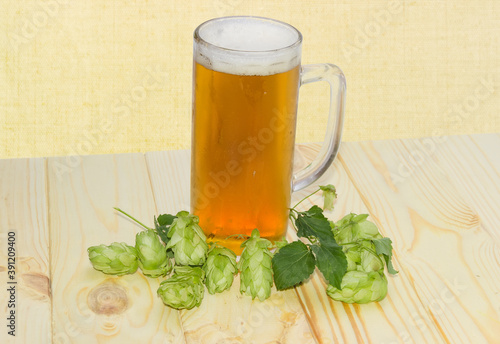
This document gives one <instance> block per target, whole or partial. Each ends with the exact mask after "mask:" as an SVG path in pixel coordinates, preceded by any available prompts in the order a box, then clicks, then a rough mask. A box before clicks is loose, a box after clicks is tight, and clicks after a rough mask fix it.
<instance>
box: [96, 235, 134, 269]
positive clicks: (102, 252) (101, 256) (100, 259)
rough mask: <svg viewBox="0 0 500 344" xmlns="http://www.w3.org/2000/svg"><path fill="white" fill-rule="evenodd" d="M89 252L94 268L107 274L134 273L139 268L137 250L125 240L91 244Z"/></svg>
mask: <svg viewBox="0 0 500 344" xmlns="http://www.w3.org/2000/svg"><path fill="white" fill-rule="evenodd" d="M87 252H88V255H89V259H90V262H91V263H92V266H93V267H94V269H96V270H99V271H102V272H104V273H105V274H108V275H118V276H121V275H126V274H133V273H134V272H135V271H136V270H137V266H138V260H137V251H136V249H135V248H134V247H132V246H129V245H127V244H125V243H123V242H121V243H120V242H114V243H112V244H111V245H109V246H106V245H99V246H90V247H89V248H88V249H87Z"/></svg>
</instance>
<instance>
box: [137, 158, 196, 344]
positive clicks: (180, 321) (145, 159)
mask: <svg viewBox="0 0 500 344" xmlns="http://www.w3.org/2000/svg"><path fill="white" fill-rule="evenodd" d="M142 157H143V158H144V162H145V165H146V171H147V173H148V180H149V186H150V190H151V193H152V194H153V202H154V204H155V212H156V213H157V214H158V205H157V203H156V196H155V192H154V190H153V181H152V180H151V172H150V169H149V162H148V159H147V158H146V154H142ZM165 307H167V306H165ZM175 312H176V314H177V319H178V320H179V326H180V328H181V331H182V336H183V337H184V343H187V342H188V341H187V339H186V332H185V331H184V324H183V323H182V317H181V314H180V312H179V311H178V310H175Z"/></svg>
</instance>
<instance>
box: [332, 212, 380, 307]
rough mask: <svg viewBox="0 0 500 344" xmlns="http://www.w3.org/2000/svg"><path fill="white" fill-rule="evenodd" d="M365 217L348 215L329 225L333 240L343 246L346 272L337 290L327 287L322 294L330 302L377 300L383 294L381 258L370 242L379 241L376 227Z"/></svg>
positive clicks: (363, 215)
mask: <svg viewBox="0 0 500 344" xmlns="http://www.w3.org/2000/svg"><path fill="white" fill-rule="evenodd" d="M367 217H368V215H366V214H361V215H356V214H349V215H346V216H344V217H343V218H342V219H341V220H340V221H338V222H336V223H335V224H332V228H333V234H334V236H335V240H336V241H337V243H339V244H341V245H342V244H343V245H344V246H343V248H342V249H343V251H344V253H345V255H346V258H347V272H346V274H345V275H344V277H343V278H342V282H341V285H340V286H341V289H340V290H339V289H337V288H335V287H334V286H332V285H329V286H328V288H327V290H326V292H327V294H328V296H329V297H331V298H332V299H334V300H337V301H342V302H346V303H368V302H373V301H380V300H382V299H383V298H384V297H385V296H386V295H387V279H386V277H385V275H384V260H383V259H384V258H383V255H382V254H379V255H377V250H376V248H375V245H374V244H373V241H372V240H377V239H380V238H382V235H380V233H379V232H378V229H377V226H376V225H375V224H374V223H372V222H370V221H367V220H366V218H367Z"/></svg>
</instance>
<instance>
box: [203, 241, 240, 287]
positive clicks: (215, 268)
mask: <svg viewBox="0 0 500 344" xmlns="http://www.w3.org/2000/svg"><path fill="white" fill-rule="evenodd" d="M203 270H204V271H205V273H206V279H205V285H206V286H207V289H208V292H209V293H210V294H215V293H221V292H223V291H224V290H226V289H229V288H231V285H232V284H233V280H234V275H235V273H236V272H238V270H237V268H236V254H234V252H233V251H231V250H230V249H228V248H225V247H221V246H218V245H215V246H213V247H212V248H211V249H210V251H209V252H208V256H207V260H206V262H205V265H203Z"/></svg>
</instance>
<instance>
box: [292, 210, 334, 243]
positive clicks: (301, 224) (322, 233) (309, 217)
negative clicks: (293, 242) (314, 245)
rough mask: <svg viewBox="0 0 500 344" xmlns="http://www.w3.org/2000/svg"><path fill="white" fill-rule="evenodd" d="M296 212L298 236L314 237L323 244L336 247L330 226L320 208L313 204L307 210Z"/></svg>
mask: <svg viewBox="0 0 500 344" xmlns="http://www.w3.org/2000/svg"><path fill="white" fill-rule="evenodd" d="M318 209H319V211H318ZM298 214H299V215H298V217H297V220H295V225H296V226H297V235H298V236H299V237H302V238H310V237H315V238H317V239H318V240H319V241H320V243H321V244H322V245H324V246H331V247H338V244H337V242H336V241H335V238H334V236H333V232H332V229H331V227H330V222H328V219H327V218H325V217H324V216H323V211H322V210H321V208H319V207H318V206H316V205H315V206H313V207H312V208H311V209H309V210H308V211H306V212H302V213H298Z"/></svg>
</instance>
